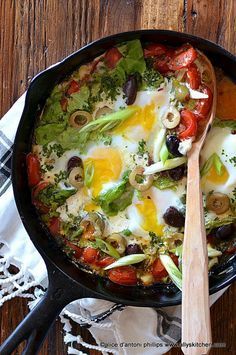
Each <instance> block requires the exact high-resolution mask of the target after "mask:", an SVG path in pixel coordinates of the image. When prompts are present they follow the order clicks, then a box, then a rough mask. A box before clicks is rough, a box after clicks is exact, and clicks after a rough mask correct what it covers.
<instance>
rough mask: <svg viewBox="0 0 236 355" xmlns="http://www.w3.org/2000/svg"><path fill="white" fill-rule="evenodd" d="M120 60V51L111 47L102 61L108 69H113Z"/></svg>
mask: <svg viewBox="0 0 236 355" xmlns="http://www.w3.org/2000/svg"><path fill="white" fill-rule="evenodd" d="M121 58H122V54H121V53H120V51H119V50H118V49H117V48H115V47H113V48H111V49H109V50H108V51H107V52H106V54H105V57H104V60H105V63H106V65H107V66H108V68H110V69H114V68H115V66H116V64H117V63H118V62H119V60H120V59H121Z"/></svg>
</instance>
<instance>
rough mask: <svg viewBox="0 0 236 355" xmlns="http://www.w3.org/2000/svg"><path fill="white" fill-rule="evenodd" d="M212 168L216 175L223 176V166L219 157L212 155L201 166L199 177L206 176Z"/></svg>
mask: <svg viewBox="0 0 236 355" xmlns="http://www.w3.org/2000/svg"><path fill="white" fill-rule="evenodd" d="M212 166H214V167H215V170H216V173H217V175H219V176H221V175H222V174H223V167H224V164H223V163H222V161H221V159H220V157H219V156H218V155H217V154H216V153H213V154H212V155H211V156H210V158H208V159H207V161H206V162H205V164H204V165H203V167H202V169H201V172H200V173H201V177H202V176H204V175H206V174H207V173H208V172H209V171H210V169H211V168H212Z"/></svg>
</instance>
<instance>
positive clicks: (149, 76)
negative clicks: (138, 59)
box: [142, 68, 164, 89]
mask: <svg viewBox="0 0 236 355" xmlns="http://www.w3.org/2000/svg"><path fill="white" fill-rule="evenodd" d="M142 80H143V89H147V88H148V89H157V88H158V87H159V86H160V85H161V84H162V83H163V82H164V77H163V76H162V75H161V74H160V73H159V72H158V71H157V70H154V69H153V68H150V69H146V70H145V71H144V73H143V77H142Z"/></svg>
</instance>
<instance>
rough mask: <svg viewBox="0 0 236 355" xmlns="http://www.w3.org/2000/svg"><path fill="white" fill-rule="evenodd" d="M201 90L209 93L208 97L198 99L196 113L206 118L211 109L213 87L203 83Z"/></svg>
mask: <svg viewBox="0 0 236 355" xmlns="http://www.w3.org/2000/svg"><path fill="white" fill-rule="evenodd" d="M201 92H203V93H204V94H207V95H208V98H207V99H200V100H198V102H197V105H196V108H195V110H194V113H195V114H196V115H197V116H199V118H205V117H206V116H207V114H208V113H209V111H210V109H211V105H212V100H213V95H212V92H211V89H210V88H209V87H208V86H206V85H203V88H202V90H201Z"/></svg>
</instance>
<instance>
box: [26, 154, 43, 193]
mask: <svg viewBox="0 0 236 355" xmlns="http://www.w3.org/2000/svg"><path fill="white" fill-rule="evenodd" d="M26 165H27V173H28V183H29V186H30V187H33V186H35V185H37V184H38V183H39V182H40V180H41V171H40V163H39V159H38V157H37V156H36V155H35V154H33V153H29V154H28V155H27V157H26Z"/></svg>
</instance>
